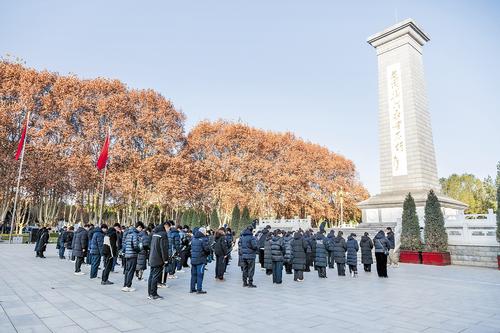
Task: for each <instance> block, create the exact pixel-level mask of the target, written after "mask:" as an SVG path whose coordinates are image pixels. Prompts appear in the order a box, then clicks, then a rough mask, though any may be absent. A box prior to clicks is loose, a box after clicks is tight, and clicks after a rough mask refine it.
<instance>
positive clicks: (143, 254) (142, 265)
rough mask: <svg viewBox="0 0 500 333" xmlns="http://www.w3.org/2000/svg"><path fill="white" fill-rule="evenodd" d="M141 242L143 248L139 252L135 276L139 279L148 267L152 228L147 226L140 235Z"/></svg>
mask: <svg viewBox="0 0 500 333" xmlns="http://www.w3.org/2000/svg"><path fill="white" fill-rule="evenodd" d="M138 239H139V242H141V243H142V250H141V251H140V252H139V253H138V254H137V266H136V267H135V276H136V277H137V279H138V280H139V281H141V280H142V276H143V275H144V271H145V270H146V269H147V268H148V258H149V247H150V246H151V229H149V228H146V229H145V230H143V231H141V232H140V233H139V235H138Z"/></svg>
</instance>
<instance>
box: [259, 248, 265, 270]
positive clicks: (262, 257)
mask: <svg viewBox="0 0 500 333" xmlns="http://www.w3.org/2000/svg"><path fill="white" fill-rule="evenodd" d="M259 263H260V267H261V268H264V249H259Z"/></svg>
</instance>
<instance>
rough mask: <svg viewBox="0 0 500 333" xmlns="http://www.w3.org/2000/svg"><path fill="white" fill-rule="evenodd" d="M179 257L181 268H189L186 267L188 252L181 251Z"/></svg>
mask: <svg viewBox="0 0 500 333" xmlns="http://www.w3.org/2000/svg"><path fill="white" fill-rule="evenodd" d="M179 256H180V257H181V264H182V267H189V265H188V258H189V251H184V250H183V251H181V252H180V253H179Z"/></svg>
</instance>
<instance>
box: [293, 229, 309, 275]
mask: <svg viewBox="0 0 500 333" xmlns="http://www.w3.org/2000/svg"><path fill="white" fill-rule="evenodd" d="M309 251H311V248H310V247H309V244H308V243H307V242H306V241H305V240H304V238H303V237H302V233H301V232H298V231H297V232H295V234H294V235H293V240H292V268H293V271H294V273H293V280H294V281H297V282H302V281H304V270H305V269H306V253H307V252H309Z"/></svg>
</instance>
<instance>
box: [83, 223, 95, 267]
mask: <svg viewBox="0 0 500 333" xmlns="http://www.w3.org/2000/svg"><path fill="white" fill-rule="evenodd" d="M95 230H96V228H95V227H94V225H93V224H90V225H89V230H88V242H89V243H88V245H87V249H89V251H87V257H86V258H85V260H86V261H85V263H86V264H87V265H90V241H91V240H92V237H93V236H94V232H95Z"/></svg>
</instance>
